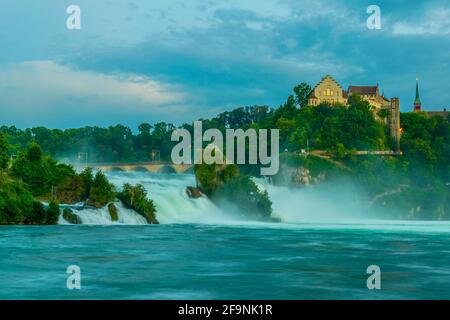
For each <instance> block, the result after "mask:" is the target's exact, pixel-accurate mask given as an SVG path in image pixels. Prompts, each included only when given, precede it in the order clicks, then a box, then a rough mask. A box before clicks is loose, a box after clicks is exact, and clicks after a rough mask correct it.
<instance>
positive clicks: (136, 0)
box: [0, 0, 450, 129]
mask: <svg viewBox="0 0 450 320" xmlns="http://www.w3.org/2000/svg"><path fill="white" fill-rule="evenodd" d="M71 4H76V5H79V6H80V8H81V14H82V17H81V23H82V29H81V30H72V31H70V30H68V29H67V28H66V19H67V17H68V15H67V13H66V8H67V7H68V6H69V5H71ZM371 4H375V5H378V6H379V7H380V8H381V14H382V29H381V30H369V29H368V28H367V26H366V20H367V17H368V16H369V15H368V14H367V13H366V9H367V7H368V6H369V5H371ZM449 63H450V3H449V1H448V0H445V1H433V0H431V1H416V0H415V1H413V2H412V1H406V0H390V1H377V2H372V1H356V0H353V1H352V0H347V1H344V0H265V1H259V0H231V1H217V0H190V1H175V0H173V1H172V0H165V1H162V0H159V1H152V0H130V1H117V0H96V1H92V0H71V1H62V0H41V1H30V0H28V1H26V0H3V1H2V3H1V4H0V125H3V124H6V125H16V126H17V127H20V128H24V127H30V126H38V125H44V126H49V127H54V128H55V127H59V128H67V127H79V126H85V125H101V126H106V125H112V124H117V123H122V124H125V125H129V126H131V127H133V129H134V128H135V127H136V126H137V125H138V124H139V123H141V122H151V123H152V122H156V121H167V122H174V123H176V124H179V123H182V122H190V121H192V120H194V119H196V118H200V117H203V118H206V117H211V116H214V115H215V114H217V113H219V112H221V111H224V110H231V109H233V108H235V107H238V106H245V105H254V104H266V105H270V106H273V107H276V106H279V105H280V104H281V103H283V102H284V101H285V99H286V97H287V96H288V95H289V94H290V93H291V90H292V87H293V86H295V85H296V84H297V83H299V82H302V81H305V82H308V83H310V84H311V85H314V84H315V83H316V82H317V81H318V80H320V79H321V78H322V77H323V75H325V74H331V75H333V76H334V78H335V79H336V80H338V81H339V82H340V83H341V84H342V85H343V86H344V87H347V86H348V85H349V84H353V85H375V84H376V83H379V84H380V85H381V87H382V90H383V91H384V92H385V94H386V95H387V96H388V97H392V96H398V97H400V102H401V108H402V111H409V110H411V109H412V104H413V100H414V89H415V78H416V76H418V77H419V78H420V81H421V83H420V85H421V98H422V103H423V106H424V109H425V110H437V109H442V108H443V107H447V108H450V65H449Z"/></svg>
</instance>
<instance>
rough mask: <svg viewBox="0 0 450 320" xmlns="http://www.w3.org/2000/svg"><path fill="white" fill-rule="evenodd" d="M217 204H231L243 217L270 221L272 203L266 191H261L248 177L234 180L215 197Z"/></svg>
mask: <svg viewBox="0 0 450 320" xmlns="http://www.w3.org/2000/svg"><path fill="white" fill-rule="evenodd" d="M213 200H215V201H217V202H219V203H220V202H225V204H227V203H231V204H233V205H236V206H237V207H238V211H239V214H240V215H241V217H244V218H246V219H251V220H258V221H269V220H270V218H271V215H272V202H271V201H270V199H269V194H268V193H267V191H266V190H264V191H260V190H259V189H258V186H257V185H256V183H255V182H254V181H253V180H252V179H251V177H250V176H248V175H240V176H236V177H234V178H232V179H231V180H229V181H228V182H227V183H225V184H224V185H223V187H221V188H220V189H218V191H217V192H216V193H215V194H214V195H213Z"/></svg>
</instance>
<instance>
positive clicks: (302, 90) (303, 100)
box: [294, 82, 312, 108]
mask: <svg viewBox="0 0 450 320" xmlns="http://www.w3.org/2000/svg"><path fill="white" fill-rule="evenodd" d="M311 91H312V89H311V86H310V85H309V84H307V83H305V82H302V83H300V84H299V85H297V86H295V87H294V92H295V102H296V103H297V105H298V106H299V107H300V108H303V107H305V106H307V105H308V99H309V95H310V94H311Z"/></svg>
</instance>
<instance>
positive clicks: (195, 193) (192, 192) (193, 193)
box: [186, 187, 202, 199]
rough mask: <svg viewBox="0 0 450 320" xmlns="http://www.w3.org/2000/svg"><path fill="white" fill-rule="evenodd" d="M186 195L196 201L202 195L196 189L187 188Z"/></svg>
mask: <svg viewBox="0 0 450 320" xmlns="http://www.w3.org/2000/svg"><path fill="white" fill-rule="evenodd" d="M186 194H187V195H188V197H189V198H191V199H198V198H201V196H202V193H201V191H200V190H199V189H198V188H195V187H187V188H186Z"/></svg>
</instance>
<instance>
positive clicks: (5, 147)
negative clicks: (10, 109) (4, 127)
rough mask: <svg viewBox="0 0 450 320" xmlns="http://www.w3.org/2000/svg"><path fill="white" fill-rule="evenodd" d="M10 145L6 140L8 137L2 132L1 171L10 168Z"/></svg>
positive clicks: (0, 138)
mask: <svg viewBox="0 0 450 320" xmlns="http://www.w3.org/2000/svg"><path fill="white" fill-rule="evenodd" d="M9 148H10V145H9V143H8V141H7V140H6V135H5V134H4V133H2V132H0V170H2V169H6V168H8V163H9V156H8V150H9Z"/></svg>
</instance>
